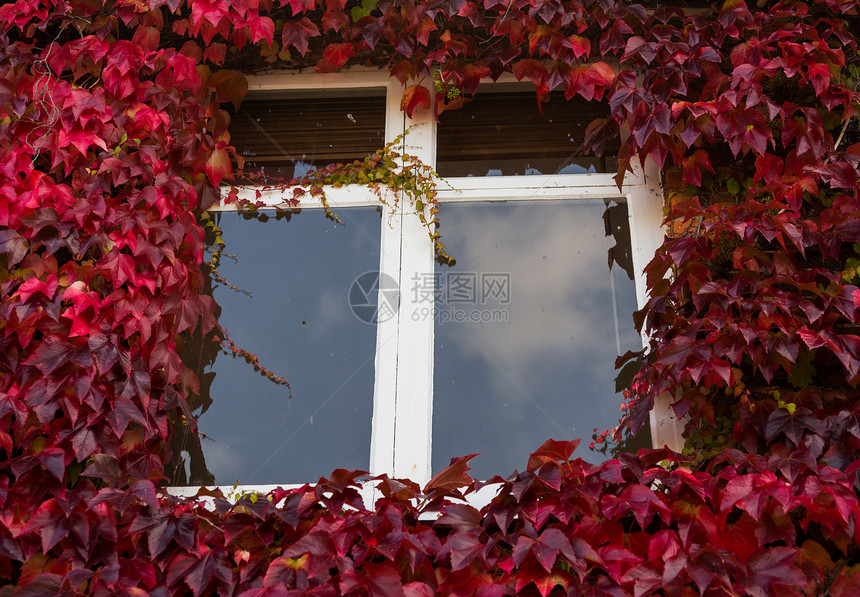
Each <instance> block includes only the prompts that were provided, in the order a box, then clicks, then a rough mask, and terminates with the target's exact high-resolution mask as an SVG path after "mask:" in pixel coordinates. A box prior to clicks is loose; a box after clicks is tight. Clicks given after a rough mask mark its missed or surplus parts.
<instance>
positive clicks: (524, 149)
mask: <svg viewBox="0 0 860 597" xmlns="http://www.w3.org/2000/svg"><path fill="white" fill-rule="evenodd" d="M608 113H609V109H608V106H607V105H606V104H605V103H600V102H587V101H585V100H583V99H581V98H575V99H572V100H570V101H568V100H565V98H564V94H562V93H558V92H557V93H551V94H549V96H548V99H544V100H543V101H542V102H541V105H540V107H538V104H537V99H536V97H535V94H534V93H523V92H501V93H485V94H479V95H478V96H477V97H475V98H474V99H471V100H467V102H466V103H465V104H464V105H463V107H462V108H460V109H457V110H451V111H445V112H443V113H442V114H440V116H439V124H438V148H437V157H436V170H437V172H439V175H440V176H443V177H454V176H511V175H523V174H585V173H595V172H614V171H615V169H616V161H615V159H614V158H609V157H595V156H593V155H586V153H585V151H584V148H583V144H584V140H585V130H586V128H587V127H588V124H589V123H590V122H591V121H592V120H594V119H595V118H602V117H606V116H607V115H608ZM608 145H611V143H610V144H608ZM617 149H618V148H617V145H616V146H615V147H612V146H607V147H606V151H605V154H606V155H609V156H613V155H615V154H616V153H617Z"/></svg>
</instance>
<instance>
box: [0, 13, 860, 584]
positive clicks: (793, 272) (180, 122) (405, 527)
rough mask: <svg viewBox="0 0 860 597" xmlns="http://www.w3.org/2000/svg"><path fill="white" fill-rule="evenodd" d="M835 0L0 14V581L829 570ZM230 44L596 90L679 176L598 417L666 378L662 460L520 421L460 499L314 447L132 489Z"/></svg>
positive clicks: (204, 184)
mask: <svg viewBox="0 0 860 597" xmlns="http://www.w3.org/2000/svg"><path fill="white" fill-rule="evenodd" d="M858 8H860V3H858V2H856V1H854V0H827V1H825V2H814V3H806V2H798V1H789V0H787V1H782V2H764V3H762V2H755V3H754V2H749V3H747V2H743V1H742V0H728V1H726V2H723V3H721V4H720V5H719V6H718V7H716V9H715V10H714V11H713V12H708V11H707V10H705V11H704V12H702V11H693V12H692V13H691V15H689V16H688V15H685V14H684V13H683V12H682V11H680V10H679V9H675V8H672V7H663V8H656V9H648V8H646V7H643V6H639V5H634V4H628V3H627V2H616V1H614V0H581V1H575V2H561V1H559V0H482V1H479V2H471V1H467V0H438V1H432V2H430V1H423V2H412V1H407V0H379V1H378V2H376V3H373V2H370V3H362V4H358V3H351V2H350V3H347V2H346V1H345V0H327V1H326V2H325V3H320V4H319V5H318V4H317V3H316V2H315V1H314V0H302V1H299V0H290V1H289V2H271V1H267V0H263V1H258V0H244V1H242V2H226V1H224V0H196V1H195V2H188V3H186V2H181V1H180V0H117V1H115V2H100V1H98V0H73V1H66V0H45V1H38V0H19V1H18V2H16V3H9V4H5V5H3V6H0V265H2V268H0V294H2V304H0V322H2V323H0V330H2V332H0V421H2V425H0V458H3V460H2V468H0V583H3V584H6V585H7V586H5V587H3V588H0V592H2V593H3V594H21V595H47V594H69V595H72V594H79V593H80V594H100V595H101V594H124V593H129V594H150V593H151V594H154V595H166V594H185V593H189V592H190V593H191V594H193V595H195V596H197V595H204V594H245V595H268V594H272V595H288V594H290V595H299V594H318V595H333V594H353V593H355V594H371V595H377V594H379V595H404V594H408V595H430V594H433V593H448V594H481V595H504V594H513V593H518V592H525V593H529V592H532V593H534V592H538V593H540V594H542V595H547V594H549V593H551V592H553V591H555V592H556V593H568V594H595V595H603V594H606V595H622V594H635V595H645V594H652V593H661V592H662V593H663V594H673V595H675V594H708V595H723V594H726V595H729V594H751V595H772V594H781V595H782V594H785V595H792V594H795V595H801V594H806V595H812V594H831V595H854V594H857V592H858V590H860V572H858V571H860V567H858V566H860V562H858V549H857V540H858V532H860V530H858V527H857V521H858V515H860V504H858V493H857V487H858V486H857V470H858V464H857V462H858V458H857V450H858V447H860V419H858V406H857V400H856V398H857V390H856V386H857V383H858V380H860V334H858V328H857V318H858V306H860V292H858V288H857V286H856V285H855V284H856V282H857V279H858V258H857V252H856V249H855V247H857V246H860V245H858V243H860V223H858V222H860V218H858V209H860V204H858V170H857V167H858V163H860V145H857V144H855V142H856V141H857V140H858V139H857V134H856V115H855V107H856V105H857V99H858V95H857V91H856V89H857V86H858V81H860V75H858V71H857V69H856V65H855V62H854V61H855V60H856V58H855V54H856V35H857V33H858V26H860V21H858ZM231 48H235V49H236V50H237V51H238V54H237V53H235V52H234V51H233V50H231ZM232 56H239V57H240V58H239V59H240V60H241V64H245V65H257V66H260V65H271V64H273V65H277V64H283V65H286V66H288V67H293V68H295V67H298V66H307V65H315V68H317V69H318V70H323V71H326V70H338V69H340V68H342V67H344V66H346V65H348V64H351V63H354V62H356V61H371V62H373V63H376V64H379V65H382V66H383V67H385V68H388V69H389V70H390V71H391V73H392V75H393V76H396V77H398V79H400V80H401V82H403V83H404V85H406V86H407V87H406V90H405V93H406V97H407V98H410V99H411V100H412V101H406V102H404V108H405V109H406V110H411V109H414V107H415V106H417V105H418V104H425V103H426V102H427V99H428V98H426V97H423V96H422V95H421V94H420V93H416V92H415V91H414V90H412V89H413V88H411V87H409V86H410V85H412V84H414V80H415V79H418V78H421V77H426V76H431V73H432V72H434V71H437V70H438V72H439V73H440V75H441V79H442V80H443V81H444V82H445V83H446V84H447V85H449V86H452V87H456V88H457V89H460V90H461V91H462V92H464V93H467V94H468V93H473V92H474V91H475V90H476V88H477V85H478V83H479V82H480V81H481V80H482V79H485V78H488V77H496V76H498V75H499V74H501V73H503V72H512V73H514V75H515V76H516V77H517V78H518V79H522V80H529V81H531V82H533V83H534V85H535V86H536V88H537V90H538V92H539V94H540V93H543V92H546V91H548V90H551V89H555V88H560V89H563V90H564V92H565V94H566V95H567V96H568V97H573V96H575V95H579V96H582V97H585V98H587V99H597V100H602V101H607V102H608V103H609V105H610V108H611V116H610V117H609V118H607V119H605V120H602V121H597V122H595V123H593V125H592V126H591V127H590V128H589V136H588V143H589V145H590V146H591V147H592V148H594V149H595V150H598V151H599V150H601V148H602V147H603V145H604V142H605V140H606V139H607V138H609V137H613V136H616V135H620V136H621V141H622V149H621V152H620V155H619V163H620V164H621V167H622V168H624V167H626V165H627V164H629V163H630V160H632V159H636V158H637V157H641V158H645V157H650V158H652V159H654V160H655V161H656V162H657V163H658V164H659V165H660V166H665V167H669V166H672V167H677V168H679V169H680V170H679V171H680V173H681V174H680V175H681V178H682V180H681V183H682V184H683V185H686V188H685V189H684V192H685V193H686V197H687V200H685V201H681V202H676V203H675V204H674V205H673V207H672V208H671V210H670V212H669V213H668V215H667V219H668V220H669V221H680V222H683V223H684V226H683V229H684V230H687V231H688V233H687V234H684V235H681V236H678V237H675V238H672V239H669V240H667V241H666V243H665V244H664V246H663V247H662V249H661V250H660V251H659V252H658V254H657V256H656V257H655V260H654V261H653V262H652V263H651V265H650V266H649V268H648V273H649V282H650V286H651V289H652V298H651V301H650V303H649V305H648V308H647V309H646V310H645V311H644V312H643V313H642V314H640V315H639V317H640V320H641V322H642V324H643V325H644V329H645V330H647V331H648V332H649V334H650V337H651V339H652V340H651V351H650V352H649V353H648V354H643V355H639V356H638V357H635V358H638V359H639V360H640V361H641V362H642V365H643V368H642V369H641V371H640V373H639V375H638V377H637V379H636V381H635V383H634V386H633V388H632V390H631V395H630V398H631V410H630V414H629V416H628V418H627V420H626V422H627V423H628V424H629V425H631V426H632V427H634V428H635V427H637V426H640V425H641V424H642V422H643V421H644V417H645V415H646V414H647V412H648V411H649V409H650V408H651V406H652V404H653V398H654V396H655V395H657V394H658V393H660V392H670V393H671V394H672V395H673V396H675V397H676V399H677V402H676V405H675V408H676V411H677V412H678V414H679V415H680V414H688V415H689V416H690V426H689V435H690V440H691V446H692V447H693V448H695V450H696V452H695V454H694V457H693V459H691V460H684V459H683V458H681V457H680V456H678V455H673V454H670V453H668V452H666V451H662V450H658V451H652V452H643V453H641V454H640V455H638V456H633V455H621V456H619V457H617V458H614V459H610V460H607V461H606V462H605V463H604V464H602V465H601V466H599V467H594V466H591V465H588V464H585V463H583V462H581V461H579V460H574V461H571V460H570V454H571V453H572V449H573V444H572V443H568V442H548V443H547V444H545V445H544V446H543V447H542V448H541V449H540V450H538V451H537V452H536V453H535V454H533V455H532V457H531V458H530V460H529V462H528V466H527V469H526V471H525V472H523V473H518V474H515V475H513V476H511V477H510V478H508V479H506V480H502V479H495V480H493V481H492V483H494V484H497V485H498V495H497V497H495V498H494V499H493V501H492V502H491V503H490V504H489V505H488V506H487V507H486V508H484V509H483V510H481V511H478V510H476V509H474V508H473V507H471V506H469V505H467V504H465V503H464V502H463V500H462V499H461V498H462V495H463V493H469V492H472V491H474V490H475V489H477V487H478V484H476V483H475V482H473V481H471V480H470V479H469V478H468V476H467V475H466V461H465V460H464V461H459V462H457V463H454V464H453V465H452V467H451V468H449V469H448V470H447V471H445V472H444V473H441V474H440V475H439V476H438V477H437V478H436V479H434V480H433V481H432V482H431V483H430V484H429V485H428V486H427V487H425V488H423V489H421V488H418V487H416V486H414V484H411V483H410V482H409V481H397V480H390V479H381V480H378V482H379V484H380V491H381V493H382V495H383V497H382V498H381V499H380V500H379V501H378V502H377V503H376V504H375V505H374V507H373V509H370V510H368V509H366V508H365V506H364V505H363V504H362V503H361V502H360V499H359V497H358V493H357V490H356V487H357V485H356V484H357V479H358V478H359V477H360V474H359V473H351V472H346V471H335V472H334V473H333V474H332V477H331V478H330V479H328V480H321V482H320V483H319V484H317V485H316V486H314V487H305V488H303V489H301V490H297V491H291V492H290V491H276V492H274V493H273V494H272V495H271V501H270V500H268V499H266V497H265V496H263V497H260V498H257V497H256V496H254V497H246V498H244V499H243V500H240V501H239V502H238V503H237V504H235V505H233V504H230V503H228V502H226V501H225V500H223V499H220V498H216V499H215V500H214V505H215V507H214V509H210V508H207V507H205V506H204V505H203V504H202V503H200V502H199V501H197V500H180V499H178V498H174V497H171V496H169V495H167V494H165V493H164V491H163V490H161V489H159V488H158V484H159V482H160V481H161V478H162V474H163V469H164V459H165V445H166V440H167V438H168V434H169V426H168V418H169V416H171V415H173V416H183V415H185V416H190V414H189V413H187V405H186V402H185V397H186V396H187V394H188V392H189V391H191V390H192V389H193V387H194V384H195V383H196V381H195V379H194V378H193V375H191V374H190V373H189V372H188V370H187V369H186V368H185V367H184V366H183V364H182V362H181V361H180V359H179V356H178V343H179V342H181V334H182V333H183V332H186V331H188V330H190V329H192V328H196V327H198V326H202V328H203V329H206V328H207V327H209V326H211V325H212V313H213V308H214V306H213V304H212V302H211V300H210V299H209V298H207V297H206V296H205V295H203V294H202V279H201V273H200V268H199V265H200V263H201V261H202V259H203V251H204V240H203V234H202V230H201V228H200V226H199V225H198V223H197V220H196V214H198V213H200V211H201V210H203V209H205V208H206V207H207V206H208V205H210V204H211V203H212V202H213V201H214V200H215V199H216V198H217V193H218V190H217V187H218V185H219V184H220V183H221V182H222V181H224V180H225V179H227V180H229V179H230V178H231V177H232V176H233V169H232V166H231V161H230V147H229V136H228V134H227V124H228V118H227V116H226V114H225V113H224V112H223V111H222V110H221V109H220V107H219V105H220V103H222V102H236V101H240V99H241V96H242V94H243V87H242V77H241V76H238V75H237V74H236V73H234V72H232V71H231V70H230V69H226V68H222V67H224V66H225V65H226V66H230V65H231V64H232V63H231V64H227V63H225V61H229V60H234V61H236V60H239V59H237V58H231V57H232ZM237 63H238V62H237ZM610 64H614V65H615V66H610ZM715 426H718V427H724V428H725V429H726V433H725V434H723V436H722V437H723V439H721V440H718V439H715V438H716V435H715V434H713V433H712V432H711V431H710V430H712V429H713V428H714V427H715ZM436 514H439V516H438V517H435V515H436Z"/></svg>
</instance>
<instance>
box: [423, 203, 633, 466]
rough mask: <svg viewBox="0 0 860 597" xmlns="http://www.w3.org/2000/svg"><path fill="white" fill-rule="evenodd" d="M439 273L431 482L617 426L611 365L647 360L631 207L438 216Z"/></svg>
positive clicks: (470, 206)
mask: <svg viewBox="0 0 860 597" xmlns="http://www.w3.org/2000/svg"><path fill="white" fill-rule="evenodd" d="M440 220H441V221H442V222H443V229H444V231H445V237H444V241H445V245H446V247H447V248H448V250H449V252H451V254H452V255H455V256H456V259H457V264H456V266H454V267H452V268H446V267H441V268H438V269H437V274H436V281H437V284H438V287H437V298H436V311H435V346H436V352H435V370H434V402H433V409H434V411H433V470H434V472H438V471H439V470H441V469H443V468H444V467H445V466H447V464H448V462H449V461H450V459H451V458H452V457H455V456H463V455H465V454H472V453H476V452H482V453H483V454H482V455H481V456H479V457H478V458H476V459H475V460H473V461H472V463H471V465H472V473H471V474H473V475H474V476H475V477H477V478H489V477H490V476H492V475H495V474H508V473H510V472H512V471H513V470H514V469H517V468H519V469H520V470H522V468H523V467H524V466H525V459H526V457H527V455H528V454H529V453H531V452H532V451H534V450H535V449H537V448H538V447H539V446H540V445H541V444H542V443H543V442H544V441H546V440H547V439H549V438H554V439H573V438H576V437H579V438H584V439H585V440H586V441H584V442H583V444H581V446H580V448H579V450H578V452H577V454H576V455H577V456H580V457H583V458H584V459H586V460H592V461H596V460H597V459H600V458H603V457H602V456H600V455H596V454H594V453H593V452H590V451H589V450H588V447H587V446H588V443H589V441H588V438H590V437H591V434H592V430H593V429H594V428H598V429H600V430H601V431H602V430H603V429H608V428H612V427H614V426H615V425H617V423H618V418H619V406H620V404H621V397H620V395H617V394H616V393H615V375H616V371H615V359H616V357H617V356H618V355H619V354H623V353H624V352H626V351H627V350H628V349H637V348H640V347H641V345H642V344H641V339H640V337H639V335H638V333H637V332H636V330H635V328H634V326H633V320H632V317H631V314H632V313H633V311H634V310H635V308H636V293H635V286H634V282H633V270H632V263H631V259H630V231H629V226H628V218H627V206H626V205H625V204H624V203H616V202H612V201H603V200H579V201H550V202H546V201H541V202H537V201H514V202H506V203H502V202H496V203H461V204H454V205H444V206H443V207H442V210H441V212H440Z"/></svg>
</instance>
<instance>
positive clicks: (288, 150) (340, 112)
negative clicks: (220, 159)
mask: <svg viewBox="0 0 860 597" xmlns="http://www.w3.org/2000/svg"><path fill="white" fill-rule="evenodd" d="M230 135H231V142H232V143H233V145H234V146H235V147H236V151H237V153H238V154H239V155H240V156H242V157H244V158H245V160H246V161H245V169H246V170H248V171H258V172H263V173H264V174H265V176H266V179H265V180H266V181H267V182H272V177H282V178H284V179H286V180H290V179H291V178H293V177H298V176H303V175H304V174H306V173H307V172H308V171H310V170H314V169H316V168H319V167H321V166H327V165H329V164H333V163H341V162H352V161H354V160H359V159H363V158H365V157H366V156H368V155H370V154H372V153H373V152H375V151H376V150H377V149H380V148H381V147H382V146H383V145H384V144H385V92H384V90H375V89H374V90H360V89H358V90H356V89H352V90H350V95H349V96H345V95H343V94H342V93H337V92H334V91H332V92H327V93H326V95H325V97H319V96H317V97H307V96H305V97H295V96H289V97H283V96H281V97H265V98H260V97H257V98H251V99H248V100H246V101H244V102H243V103H242V107H241V108H240V109H239V112H238V113H236V114H233V115H232V121H231V123H230Z"/></svg>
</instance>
